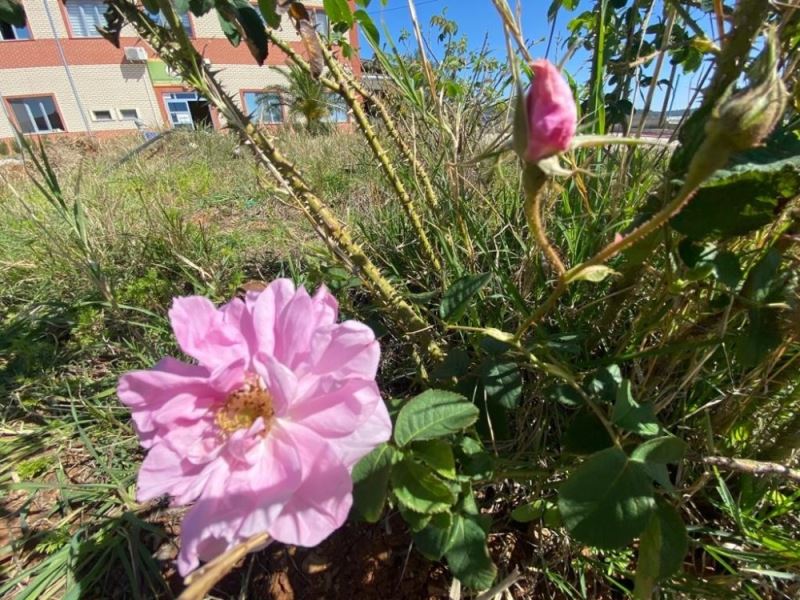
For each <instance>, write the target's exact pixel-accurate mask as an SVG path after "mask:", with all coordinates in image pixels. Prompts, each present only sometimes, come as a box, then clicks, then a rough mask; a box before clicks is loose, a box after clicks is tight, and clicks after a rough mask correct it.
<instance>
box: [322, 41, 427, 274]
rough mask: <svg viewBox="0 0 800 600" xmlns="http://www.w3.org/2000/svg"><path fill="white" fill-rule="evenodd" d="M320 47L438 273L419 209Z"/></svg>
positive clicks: (336, 66) (335, 66)
mask: <svg viewBox="0 0 800 600" xmlns="http://www.w3.org/2000/svg"><path fill="white" fill-rule="evenodd" d="M320 47H321V48H322V56H323V57H324V59H325V64H327V65H328V70H330V72H331V74H332V75H333V77H334V78H335V79H336V81H337V83H338V84H339V85H338V91H339V93H340V94H341V96H342V97H343V98H344V100H345V102H347V105H348V106H349V107H350V110H352V111H353V116H354V117H355V119H356V122H357V123H358V126H359V128H360V129H361V131H362V133H363V134H364V137H365V138H366V140H367V143H368V144H369V147H370V148H371V149H372V153H373V154H374V155H375V158H377V159H378V162H379V163H380V165H381V167H382V168H383V172H384V174H385V175H386V178H387V179H388V180H389V183H390V184H391V185H392V187H393V188H394V191H395V192H396V193H397V197H398V198H399V199H400V203H401V204H402V205H403V210H404V211H405V213H406V216H408V218H409V220H410V221H411V226H412V227H413V228H414V231H415V232H416V234H417V237H418V238H419V242H420V244H421V246H422V252H423V254H424V255H425V258H426V259H427V260H428V261H430V263H431V266H433V268H434V270H435V271H436V272H437V273H440V274H441V272H442V264H441V262H440V261H439V257H438V256H436V252H435V251H434V249H433V246H432V245H431V242H430V239H428V234H427V233H425V227H424V226H423V224H422V218H421V217H420V215H419V212H417V208H416V206H414V201H413V200H412V199H411V196H410V195H409V194H408V191H407V190H406V188H405V186H404V185H403V182H402V181H400V177H399V176H398V175H397V171H395V169H394V166H393V165H392V161H391V160H389V154H388V153H387V152H386V149H385V148H384V147H383V145H382V144H381V142H380V140H379V139H378V136H377V135H376V134H375V130H374V129H373V128H372V125H371V124H370V122H369V119H368V118H367V115H366V113H365V112H364V108H363V107H362V106H361V103H360V102H359V101H358V99H357V98H356V97H355V95H354V94H353V89H352V87H350V86H349V85H348V82H347V79H346V78H345V77H344V75H343V73H342V69H341V67H340V66H339V64H338V62H337V61H336V59H335V58H334V57H333V56H332V55H331V53H330V51H329V50H328V49H327V48H326V47H325V46H323V45H322V44H320Z"/></svg>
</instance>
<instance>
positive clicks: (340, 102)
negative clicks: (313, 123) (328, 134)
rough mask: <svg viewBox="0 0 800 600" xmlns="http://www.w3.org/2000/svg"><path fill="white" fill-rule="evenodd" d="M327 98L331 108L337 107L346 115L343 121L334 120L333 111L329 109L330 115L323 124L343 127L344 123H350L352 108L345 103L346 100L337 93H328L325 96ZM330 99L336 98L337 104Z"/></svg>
mask: <svg viewBox="0 0 800 600" xmlns="http://www.w3.org/2000/svg"><path fill="white" fill-rule="evenodd" d="M325 98H326V101H327V104H328V106H329V107H334V106H335V107H336V108H341V110H342V112H343V113H344V119H342V120H335V119H333V118H332V117H331V115H332V114H333V109H332V108H329V109H328V112H329V114H328V116H326V117H325V118H324V119H323V122H324V123H329V124H330V125H342V124H343V123H349V122H350V107H349V106H347V102H346V101H345V99H344V98H342V97H341V96H340V95H339V94H337V93H336V92H328V93H327V94H326V95H325ZM330 98H336V99H337V102H335V103H334V102H331V101H330Z"/></svg>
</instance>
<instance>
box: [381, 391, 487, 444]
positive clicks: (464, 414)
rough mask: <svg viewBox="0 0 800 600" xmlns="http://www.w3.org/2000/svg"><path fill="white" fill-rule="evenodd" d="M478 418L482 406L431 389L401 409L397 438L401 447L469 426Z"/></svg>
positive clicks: (395, 430) (396, 440) (396, 426)
mask: <svg viewBox="0 0 800 600" xmlns="http://www.w3.org/2000/svg"><path fill="white" fill-rule="evenodd" d="M477 418H478V408H477V407H476V406H475V405H474V404H472V403H470V402H467V401H466V399H465V398H464V397H463V396H460V395H459V394H455V393H453V392H446V391H443V390H428V391H426V392H423V393H422V394H420V395H419V396H416V397H415V398H413V399H412V400H410V401H408V402H407V403H406V404H405V405H404V406H403V408H402V409H400V413H399V414H398V415H397V421H396V422H395V426H394V440H395V442H396V443H397V444H398V445H399V446H405V445H407V444H408V443H410V442H414V441H420V440H432V439H435V438H438V437H443V436H446V435H449V434H451V433H456V432H458V431H460V430H462V429H465V428H466V427H469V426H470V425H472V424H473V423H474V422H475V421H476V420H477Z"/></svg>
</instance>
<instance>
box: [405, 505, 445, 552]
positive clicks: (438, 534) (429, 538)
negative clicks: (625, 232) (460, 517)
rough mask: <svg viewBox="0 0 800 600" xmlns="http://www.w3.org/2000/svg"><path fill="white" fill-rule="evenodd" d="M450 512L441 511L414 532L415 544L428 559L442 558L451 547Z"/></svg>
mask: <svg viewBox="0 0 800 600" xmlns="http://www.w3.org/2000/svg"><path fill="white" fill-rule="evenodd" d="M451 526H452V516H451V515H450V513H440V514H438V515H433V516H432V517H431V520H430V522H429V523H428V525H427V526H426V527H425V528H424V529H422V531H419V532H417V533H415V534H414V536H413V537H414V545H415V547H416V548H417V550H418V551H419V552H420V554H422V555H423V556H424V557H425V558H427V559H428V560H441V559H442V557H443V556H444V553H445V552H447V550H448V548H449V547H450V528H451Z"/></svg>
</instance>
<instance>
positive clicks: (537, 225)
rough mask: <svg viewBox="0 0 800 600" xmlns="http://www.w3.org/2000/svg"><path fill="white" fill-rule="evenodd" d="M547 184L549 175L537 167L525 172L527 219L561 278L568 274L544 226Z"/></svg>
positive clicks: (537, 240)
mask: <svg viewBox="0 0 800 600" xmlns="http://www.w3.org/2000/svg"><path fill="white" fill-rule="evenodd" d="M546 183H547V175H545V173H544V172H543V171H542V170H541V169H540V168H539V167H537V166H531V167H529V168H528V169H526V172H525V217H526V219H527V221H528V227H529V228H530V230H531V232H532V233H533V236H534V237H535V238H536V242H537V243H538V244H539V246H540V247H541V248H542V251H543V252H544V253H545V255H546V256H547V259H548V260H549V261H550V263H551V264H552V265H553V268H554V269H555V270H556V271H557V272H558V276H559V277H561V276H563V275H564V273H565V272H566V270H567V269H566V267H564V263H563V262H562V261H561V258H560V257H559V256H558V252H557V251H556V249H555V247H554V246H553V244H551V243H550V240H549V239H547V233H546V232H545V229H544V225H543V224H542V196H543V195H544V194H543V191H544V186H545V184H546Z"/></svg>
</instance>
